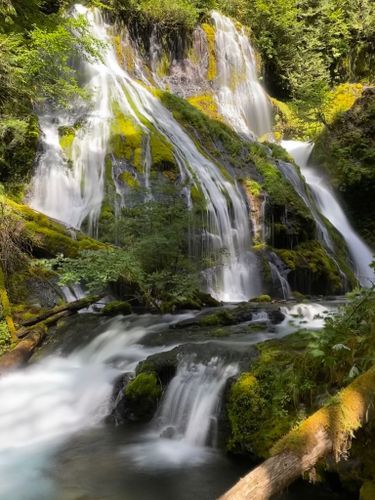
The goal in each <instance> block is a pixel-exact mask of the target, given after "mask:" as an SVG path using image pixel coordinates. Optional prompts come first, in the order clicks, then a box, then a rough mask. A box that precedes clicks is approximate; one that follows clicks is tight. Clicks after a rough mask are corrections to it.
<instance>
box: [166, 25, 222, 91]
mask: <svg viewBox="0 0 375 500" xmlns="http://www.w3.org/2000/svg"><path fill="white" fill-rule="evenodd" d="M192 37H193V40H192V47H191V48H190V54H191V58H190V59H188V58H184V59H182V60H181V59H180V60H174V61H173V62H172V64H171V67H170V70H169V75H168V76H166V77H165V78H164V80H165V83H166V84H167V86H169V88H170V89H171V91H172V92H173V93H174V94H176V95H178V96H179V97H183V98H187V97H191V96H196V95H201V94H209V93H210V92H212V87H211V85H210V82H209V81H208V80H207V69H208V49H207V39H206V35H205V32H204V31H203V29H202V28H197V29H196V30H195V31H194V32H193V35H192Z"/></svg>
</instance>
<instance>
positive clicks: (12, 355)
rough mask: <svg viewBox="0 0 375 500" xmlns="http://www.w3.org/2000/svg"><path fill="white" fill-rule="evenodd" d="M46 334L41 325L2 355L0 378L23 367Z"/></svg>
mask: <svg viewBox="0 0 375 500" xmlns="http://www.w3.org/2000/svg"><path fill="white" fill-rule="evenodd" d="M46 333H47V327H46V326H45V325H43V324H41V325H39V326H37V327H35V328H34V329H33V331H32V332H30V333H29V334H28V335H27V337H25V338H24V339H23V340H21V342H19V343H18V344H17V345H16V347H15V348H14V349H13V350H11V351H9V352H7V353H6V354H4V355H3V356H2V357H1V358H0V376H1V375H4V374H6V373H8V372H9V371H11V370H14V369H16V368H20V367H21V366H23V365H24V364H25V363H26V362H27V361H28V360H29V359H30V357H31V355H32V354H33V352H34V351H35V349H36V348H37V347H38V346H39V345H40V344H41V343H42V341H43V339H44V337H45V336H46Z"/></svg>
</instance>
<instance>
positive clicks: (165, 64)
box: [156, 53, 170, 78]
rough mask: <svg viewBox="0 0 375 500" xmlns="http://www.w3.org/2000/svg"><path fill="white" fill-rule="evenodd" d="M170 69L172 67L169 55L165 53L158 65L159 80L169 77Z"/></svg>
mask: <svg viewBox="0 0 375 500" xmlns="http://www.w3.org/2000/svg"><path fill="white" fill-rule="evenodd" d="M169 67H170V60H169V57H168V56H167V54H165V53H163V55H162V57H161V58H160V60H159V61H158V62H157V65H156V75H157V76H158V77H159V78H163V77H164V76H167V75H168V73H169Z"/></svg>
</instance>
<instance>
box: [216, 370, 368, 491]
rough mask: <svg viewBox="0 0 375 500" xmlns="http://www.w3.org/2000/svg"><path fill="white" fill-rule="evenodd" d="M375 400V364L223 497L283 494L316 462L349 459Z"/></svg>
mask: <svg viewBox="0 0 375 500" xmlns="http://www.w3.org/2000/svg"><path fill="white" fill-rule="evenodd" d="M374 403H375V367H373V368H370V370H368V371H367V372H365V373H364V374H363V375H360V376H359V377H357V378H356V379H355V380H354V382H352V383H351V384H350V385H348V386H347V387H346V388H345V389H343V390H342V391H340V392H339V393H338V394H337V395H336V396H335V398H334V399H333V402H332V403H331V404H330V405H328V406H325V407H323V408H321V409H320V410H318V411H317V412H315V413H313V414H312V415H311V417H309V418H307V419H306V420H304V421H303V422H302V423H301V424H300V425H299V426H298V427H297V428H296V429H293V430H291V431H290V432H289V434H287V435H286V436H284V437H283V438H282V439H280V440H279V441H278V442H277V443H276V445H275V446H274V448H273V449H272V451H271V454H272V455H273V456H271V458H269V459H268V460H266V461H265V462H263V463H262V464H261V465H259V466H258V467H256V468H255V469H254V470H252V471H251V472H249V474H247V475H246V476H245V477H243V478H242V479H240V481H238V483H237V484H235V485H234V486H233V487H232V488H231V489H230V490H229V491H227V492H226V493H225V494H224V495H223V496H222V497H220V500H266V499H269V498H271V497H272V496H273V495H276V494H277V493H280V492H281V491H282V490H283V489H284V488H286V487H287V486H288V485H289V484H291V483H292V482H293V481H294V480H295V479H297V478H298V477H299V476H300V475H301V474H303V473H304V472H308V471H311V470H313V469H314V466H315V465H316V464H317V462H318V461H319V460H320V459H322V458H323V457H325V456H327V455H329V454H331V453H333V455H334V457H335V459H336V461H339V460H340V459H341V458H346V456H347V453H348V450H349V448H350V444H351V439H352V437H353V434H354V432H355V431H356V430H357V429H359V428H360V427H361V426H362V425H363V424H364V423H365V422H366V421H367V419H368V416H369V415H368V412H369V410H370V409H371V408H373V406H374Z"/></svg>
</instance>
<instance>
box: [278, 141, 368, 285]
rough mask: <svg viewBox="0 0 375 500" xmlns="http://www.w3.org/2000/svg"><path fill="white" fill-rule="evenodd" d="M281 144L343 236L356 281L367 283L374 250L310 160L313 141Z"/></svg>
mask: <svg viewBox="0 0 375 500" xmlns="http://www.w3.org/2000/svg"><path fill="white" fill-rule="evenodd" d="M282 146H283V147H284V148H285V149H286V150H287V151H288V152H289V153H290V154H291V155H292V157H293V158H294V159H295V161H296V163H297V164H298V165H299V166H300V168H301V172H302V175H303V176H304V177H305V179H306V182H307V184H308V186H309V187H310V189H311V191H312V192H313V194H314V197H315V200H316V203H317V206H318V208H319V210H320V211H321V213H322V214H323V215H324V216H325V217H326V218H327V219H328V220H329V221H330V222H331V223H332V225H333V226H334V227H335V228H336V229H337V230H338V231H339V232H340V233H341V235H342V236H343V238H344V240H345V242H346V245H347V247H348V250H349V252H350V255H351V257H352V260H353V264H354V265H353V267H354V272H355V274H356V276H357V278H358V281H359V282H360V284H361V285H362V286H365V287H366V286H367V287H368V286H370V285H371V283H373V282H374V281H375V274H374V272H373V270H372V269H371V268H370V264H371V262H372V260H373V252H372V251H371V249H370V248H369V247H368V246H367V245H366V244H365V243H364V242H363V240H362V239H361V238H360V237H359V236H358V234H357V233H356V232H355V231H354V229H353V227H352V226H351V224H350V222H349V220H348V218H347V216H346V215H345V212H344V210H343V208H342V207H341V205H340V202H339V200H338V199H337V196H336V195H335V193H334V191H333V189H332V188H331V187H330V185H329V183H328V181H327V179H326V178H325V177H324V176H323V175H322V174H321V173H319V171H318V170H316V169H315V168H314V167H313V166H312V165H311V164H310V163H309V158H310V156H311V151H312V148H313V147H314V145H313V143H310V142H300V141H283V142H282Z"/></svg>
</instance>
